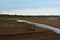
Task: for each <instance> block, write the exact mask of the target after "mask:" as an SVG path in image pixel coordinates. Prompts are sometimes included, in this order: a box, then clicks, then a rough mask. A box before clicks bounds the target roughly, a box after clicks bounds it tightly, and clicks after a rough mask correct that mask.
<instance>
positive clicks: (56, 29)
mask: <svg viewBox="0 0 60 40" xmlns="http://www.w3.org/2000/svg"><path fill="white" fill-rule="evenodd" d="M16 21H17V22H25V23H28V24H34V25H35V26H37V27H41V28H46V29H48V30H51V31H53V32H55V33H57V34H60V29H59V28H55V27H52V26H49V25H45V24H41V23H36V22H30V21H26V20H16Z"/></svg>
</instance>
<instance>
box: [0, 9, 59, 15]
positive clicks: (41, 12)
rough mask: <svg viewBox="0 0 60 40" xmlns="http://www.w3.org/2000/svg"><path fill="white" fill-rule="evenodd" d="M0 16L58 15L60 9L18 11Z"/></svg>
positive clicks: (6, 12)
mask: <svg viewBox="0 0 60 40" xmlns="http://www.w3.org/2000/svg"><path fill="white" fill-rule="evenodd" d="M0 14H8V15H60V8H40V9H20V10H10V11H3V12H1V13H0Z"/></svg>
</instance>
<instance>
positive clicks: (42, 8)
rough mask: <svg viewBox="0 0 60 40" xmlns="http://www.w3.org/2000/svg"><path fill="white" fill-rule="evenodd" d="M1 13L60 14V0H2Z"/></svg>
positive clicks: (0, 2)
mask: <svg viewBox="0 0 60 40" xmlns="http://www.w3.org/2000/svg"><path fill="white" fill-rule="evenodd" d="M0 14H9V15H60V0H0Z"/></svg>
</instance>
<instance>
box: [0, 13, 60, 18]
mask: <svg viewBox="0 0 60 40" xmlns="http://www.w3.org/2000/svg"><path fill="white" fill-rule="evenodd" d="M0 17H43V18H45V17H60V16H54V15H50V16H44V15H38V16H23V15H7V14H6V15H5V14H4V15H2V14H0Z"/></svg>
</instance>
